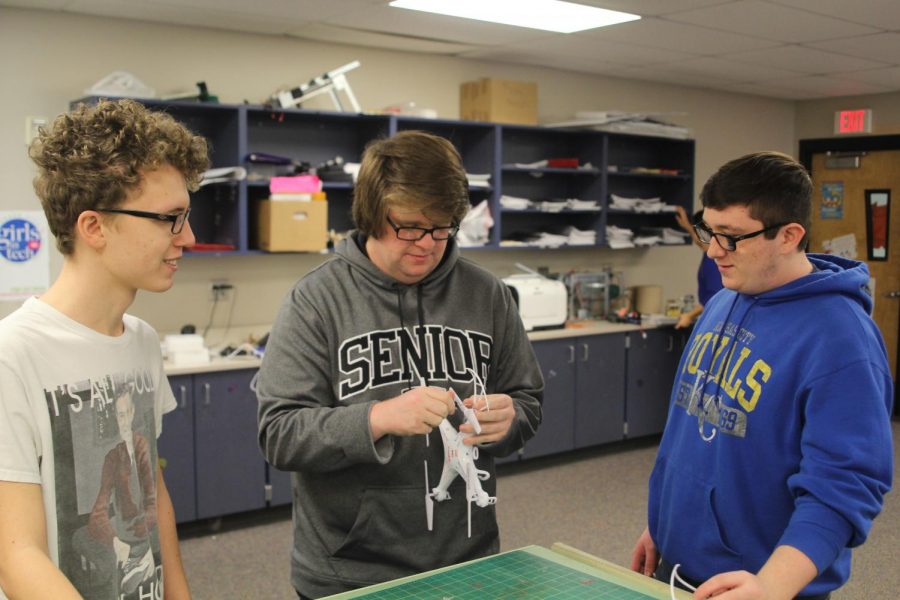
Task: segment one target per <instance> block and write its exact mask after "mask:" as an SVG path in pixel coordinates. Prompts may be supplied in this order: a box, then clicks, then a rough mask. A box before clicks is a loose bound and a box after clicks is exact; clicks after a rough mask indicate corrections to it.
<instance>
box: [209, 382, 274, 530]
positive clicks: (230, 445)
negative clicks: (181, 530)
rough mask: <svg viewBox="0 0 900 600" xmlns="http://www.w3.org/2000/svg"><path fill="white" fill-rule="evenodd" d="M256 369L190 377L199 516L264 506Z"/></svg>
mask: <svg viewBox="0 0 900 600" xmlns="http://www.w3.org/2000/svg"><path fill="white" fill-rule="evenodd" d="M255 372H256V371H255V370H254V369H247V370H241V371H222V372H218V373H206V374H203V375H196V376H195V377H194V399H195V405H196V406H195V409H196V410H195V417H196V440H197V445H196V452H197V463H196V464H197V517H198V518H201V519H205V518H208V517H217V516H220V515H226V514H230V513H235V512H241V511H247V510H254V509H257V508H262V507H264V506H265V504H266V499H265V485H266V463H265V461H264V460H263V457H262V453H261V452H260V451H259V448H258V446H257V441H256V439H257V438H256V431H257V426H256V394H254V393H253V392H252V391H251V390H250V380H251V379H252V378H253V375H254V374H255Z"/></svg>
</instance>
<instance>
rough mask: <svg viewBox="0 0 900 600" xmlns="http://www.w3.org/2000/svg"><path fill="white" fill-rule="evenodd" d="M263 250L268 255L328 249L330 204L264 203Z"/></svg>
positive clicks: (261, 207)
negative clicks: (271, 253)
mask: <svg viewBox="0 0 900 600" xmlns="http://www.w3.org/2000/svg"><path fill="white" fill-rule="evenodd" d="M258 233H259V248H260V250H266V251H268V252H318V251H319V250H324V249H325V248H327V247H328V202H327V201H322V200H313V201H311V202H302V201H291V200H263V201H261V202H260V203H259V227H258Z"/></svg>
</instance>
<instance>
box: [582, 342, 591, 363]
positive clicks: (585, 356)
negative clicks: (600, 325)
mask: <svg viewBox="0 0 900 600" xmlns="http://www.w3.org/2000/svg"><path fill="white" fill-rule="evenodd" d="M588 356H590V353H589V351H588V345H587V344H582V345H581V361H582V362H587V359H588Z"/></svg>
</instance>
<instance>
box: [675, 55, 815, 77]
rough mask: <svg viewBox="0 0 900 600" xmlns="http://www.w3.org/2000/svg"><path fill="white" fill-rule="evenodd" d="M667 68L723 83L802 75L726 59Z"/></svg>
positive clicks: (686, 63)
mask: <svg viewBox="0 0 900 600" xmlns="http://www.w3.org/2000/svg"><path fill="white" fill-rule="evenodd" d="M667 68H668V69H669V70H671V71H673V72H676V73H692V74H694V75H706V76H708V77H710V78H714V79H716V80H722V81H734V82H744V81H766V80H769V79H780V78H787V77H797V76H798V75H800V73H797V72H795V71H791V70H789V69H776V68H771V67H761V66H758V65H751V64H748V63H739V62H735V61H732V60H727V59H725V58H713V57H709V56H706V57H702V58H695V59H691V60H686V61H679V62H676V63H672V64H670V65H667Z"/></svg>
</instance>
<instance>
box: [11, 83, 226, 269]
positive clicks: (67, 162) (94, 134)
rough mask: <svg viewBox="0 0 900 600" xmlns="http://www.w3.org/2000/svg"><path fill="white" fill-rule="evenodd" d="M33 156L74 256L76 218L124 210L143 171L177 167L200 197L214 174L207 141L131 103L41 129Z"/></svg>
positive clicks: (83, 109) (70, 116)
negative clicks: (209, 171) (98, 211)
mask: <svg viewBox="0 0 900 600" xmlns="http://www.w3.org/2000/svg"><path fill="white" fill-rule="evenodd" d="M28 154H29V156H30V157H31V159H32V160H33V161H34V162H35V164H36V165H37V167H38V174H37V177H35V179H34V190H35V192H36V193H37V195H38V198H40V200H41V206H43V208H44V213H45V214H46V215H47V222H48V224H49V225H50V231H51V232H52V233H53V235H54V236H55V237H56V247H57V248H58V249H59V251H60V252H62V253H63V254H65V255H69V254H72V252H73V251H74V249H75V246H74V229H75V223H76V222H77V221H78V216H79V215H80V214H81V213H82V212H84V211H86V210H95V209H100V208H114V207H116V206H118V205H120V204H121V203H122V202H123V201H124V200H125V198H126V196H127V195H128V193H129V192H131V191H132V190H135V189H137V188H139V187H140V185H141V182H142V180H143V174H144V172H146V171H154V170H156V169H158V168H160V167H162V166H165V165H171V166H172V167H174V168H175V169H177V170H178V171H179V172H181V174H182V175H183V176H184V178H185V181H186V182H187V185H188V188H189V189H190V190H191V191H196V190H197V189H198V188H199V185H200V179H201V178H202V176H203V172H204V171H205V170H206V169H207V168H209V158H208V150H207V143H206V140H205V139H204V138H203V137H201V136H199V135H195V134H194V133H192V132H191V131H189V130H188V129H187V128H185V127H184V126H183V125H181V124H180V123H178V122H177V121H176V120H175V119H174V118H172V117H171V116H170V115H168V114H165V113H162V112H154V111H151V110H150V109H148V108H147V107H145V106H144V105H142V104H140V103H138V102H135V101H133V100H115V101H107V100H103V101H100V103H98V104H96V105H93V106H90V105H85V104H80V105H79V106H78V107H77V108H75V109H74V110H73V111H71V112H69V113H65V114H62V115H60V116H59V117H57V118H56V120H55V121H54V122H53V124H52V125H51V126H50V127H49V128H41V130H40V133H39V134H38V136H37V138H35V140H34V141H33V142H32V144H31V147H30V148H29V150H28Z"/></svg>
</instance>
